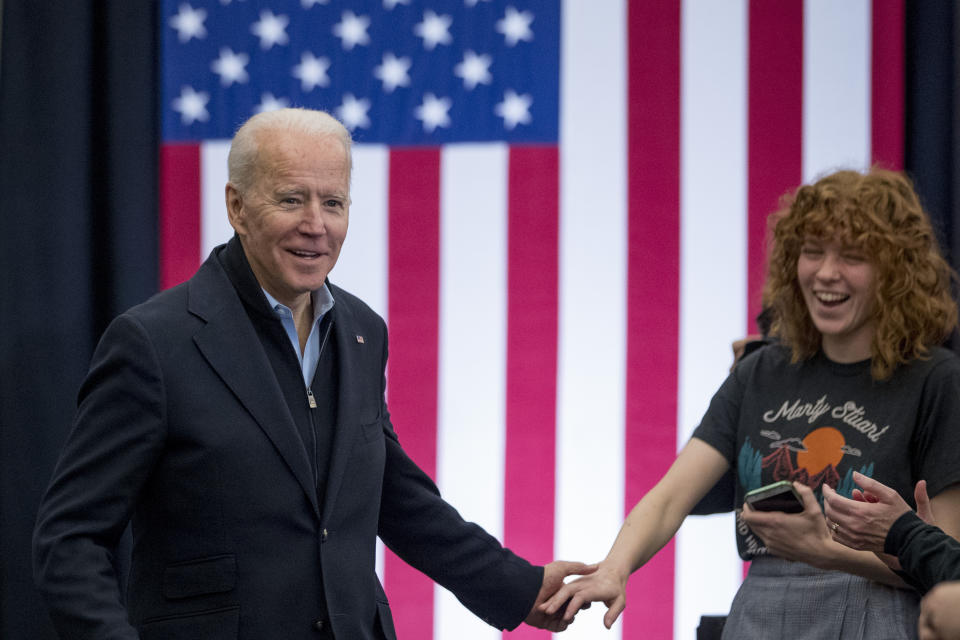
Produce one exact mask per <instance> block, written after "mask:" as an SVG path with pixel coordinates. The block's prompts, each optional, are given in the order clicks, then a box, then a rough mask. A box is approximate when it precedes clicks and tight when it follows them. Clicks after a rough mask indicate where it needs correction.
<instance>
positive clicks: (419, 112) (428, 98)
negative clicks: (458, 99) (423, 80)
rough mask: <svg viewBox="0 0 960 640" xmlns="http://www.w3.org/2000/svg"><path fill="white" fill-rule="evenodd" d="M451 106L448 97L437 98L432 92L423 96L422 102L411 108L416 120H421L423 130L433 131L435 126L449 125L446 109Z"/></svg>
mask: <svg viewBox="0 0 960 640" xmlns="http://www.w3.org/2000/svg"><path fill="white" fill-rule="evenodd" d="M451 106H453V103H452V102H451V100H450V98H438V97H436V96H435V95H433V94H432V93H428V94H426V95H424V96H423V102H422V103H421V104H420V106H419V107H417V108H416V109H414V110H413V115H414V117H415V118H416V119H417V120H421V121H423V130H424V131H426V132H427V133H433V130H434V129H436V128H437V127H449V126H450V116H449V115H447V111H449V110H450V107H451Z"/></svg>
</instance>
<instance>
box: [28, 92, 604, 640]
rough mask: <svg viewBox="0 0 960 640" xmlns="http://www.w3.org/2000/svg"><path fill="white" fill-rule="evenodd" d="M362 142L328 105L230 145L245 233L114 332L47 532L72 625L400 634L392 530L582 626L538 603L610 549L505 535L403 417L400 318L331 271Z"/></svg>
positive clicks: (233, 215) (483, 585) (276, 117)
mask: <svg viewBox="0 0 960 640" xmlns="http://www.w3.org/2000/svg"><path fill="white" fill-rule="evenodd" d="M350 158H351V156H350V136H349V133H348V132H347V131H346V129H344V128H343V126H342V125H341V124H340V123H339V122H337V121H336V120H335V119H333V118H332V117H330V116H329V115H327V114H325V113H322V112H317V111H309V110H299V109H285V110H281V111H275V112H270V113H263V114H260V115H257V116H255V117H253V118H251V119H250V120H249V121H248V122H247V123H246V124H244V126H243V127H241V129H240V130H239V131H238V132H237V134H236V136H235V138H234V140H233V144H232V146H231V150H230V157H229V171H230V182H229V184H227V187H226V205H227V212H228V215H229V219H230V224H231V225H232V226H233V228H234V230H235V232H236V234H235V236H234V238H233V239H232V240H231V241H230V242H228V243H227V244H226V245H223V246H220V247H218V248H216V249H215V250H214V251H213V252H212V253H211V255H210V257H209V258H208V259H207V260H206V262H205V263H204V264H203V265H202V266H201V267H200V269H199V270H198V271H197V273H196V275H194V276H193V277H192V278H191V279H190V280H189V281H188V282H186V283H184V284H182V285H180V286H178V287H175V288H173V289H171V290H169V291H165V292H163V293H161V294H159V295H157V296H156V297H154V298H153V299H151V300H150V301H148V302H146V303H145V304H142V305H140V306H138V307H135V308H133V309H131V310H130V311H128V312H127V313H125V314H123V315H121V316H120V317H118V318H117V319H116V320H115V321H114V322H113V323H112V324H111V325H110V327H109V328H108V329H107V331H106V332H105V334H104V336H103V338H102V340H101V343H100V345H99V346H98V348H97V351H96V353H95V355H94V359H93V362H92V365H91V369H90V372H89V375H88V377H87V379H86V381H85V382H84V384H83V386H82V388H81V391H80V398H79V408H78V412H77V416H76V421H75V425H74V428H73V430H72V432H71V435H70V437H69V439H68V441H67V443H66V446H65V448H64V451H63V453H62V456H61V458H60V461H59V463H58V464H57V467H56V470H55V472H54V475H53V479H52V481H51V484H50V487H49V489H48V491H47V494H46V496H45V497H44V500H43V503H42V505H41V507H40V511H39V516H38V521H37V528H36V531H35V535H34V557H35V574H36V581H37V584H38V586H39V588H40V590H41V591H42V593H43V595H44V596H45V598H46V600H47V602H48V604H49V607H50V611H51V614H52V617H53V620H54V623H55V624H56V626H57V629H58V630H59V632H60V634H61V635H62V636H63V637H65V638H73V637H76V638H111V639H114V638H137V637H140V638H144V639H150V638H204V639H214V638H250V639H257V640H262V639H265V638H284V639H285V640H288V639H303V640H307V639H310V640H313V639H319V638H337V639H339V640H362V639H367V638H387V639H391V638H394V637H395V632H394V629H393V622H392V618H391V615H390V608H389V605H388V603H387V598H386V597H385V595H384V592H383V589H382V588H381V586H380V582H379V580H378V579H377V576H376V574H375V571H374V558H375V546H376V537H377V535H379V536H380V537H381V538H382V539H383V541H384V542H385V543H386V544H387V545H388V546H389V547H390V548H391V549H393V550H394V551H396V552H397V553H398V554H399V555H400V556H401V557H402V558H404V559H405V560H406V561H408V562H409V563H410V564H412V565H413V566H415V567H416V568H418V569H420V570H421V571H423V572H424V573H426V574H427V575H429V576H430V577H431V578H433V579H434V580H436V581H437V582H439V583H440V584H441V585H443V586H444V587H446V588H448V589H450V590H451V591H452V592H453V593H454V594H456V596H457V597H458V598H459V599H460V600H461V601H462V602H463V603H464V605H466V606H467V607H468V608H469V609H470V610H471V611H473V612H474V613H476V614H477V615H478V616H480V617H482V618H483V619H484V620H485V621H487V622H488V623H489V624H491V625H493V626H496V627H498V628H513V627H515V626H517V625H518V624H519V623H520V622H521V621H524V620H526V621H527V622H528V623H531V624H535V625H537V626H545V627H548V628H551V629H554V630H562V628H563V627H564V626H565V625H564V623H563V622H562V621H560V620H558V619H552V618H548V617H546V616H544V615H543V614H539V613H537V609H536V608H535V605H537V604H538V603H540V602H542V601H543V600H544V599H545V598H546V597H547V596H549V595H551V594H552V593H553V592H554V591H555V590H556V589H557V588H559V586H560V585H561V583H562V581H563V578H564V577H566V576H567V575H570V574H571V573H584V572H588V571H590V568H588V567H586V566H585V565H582V564H579V563H558V562H555V563H552V564H550V565H547V567H545V568H542V567H535V566H531V565H530V564H529V563H528V562H526V561H525V560H523V559H522V558H519V557H517V556H516V555H514V554H513V553H511V552H510V551H509V550H507V549H504V548H503V547H501V545H500V544H499V543H498V542H497V541H496V540H495V539H494V538H492V537H491V536H490V535H488V534H487V533H486V532H485V531H483V530H482V529H481V528H480V527H478V526H476V525H474V524H471V523H468V522H465V521H464V520H463V519H462V518H461V517H460V516H459V514H458V513H457V512H456V510H454V508H453V507H451V506H450V505H449V504H447V503H446V502H444V501H443V500H442V499H441V497H440V495H439V492H438V491H437V488H436V487H435V485H434V484H433V482H432V481H431V480H430V479H429V478H428V477H427V476H426V475H425V474H424V473H423V472H422V471H421V470H420V469H419V468H418V467H417V466H416V464H414V463H413V462H412V461H411V460H410V459H409V458H408V457H407V455H406V454H405V453H404V451H403V449H402V448H401V446H400V443H399V441H398V439H397V436H396V434H395V433H394V430H393V426H392V425H391V423H390V416H389V413H388V411H387V407H386V403H385V401H384V390H385V389H384V387H385V379H384V368H385V365H386V360H387V335H386V327H385V325H384V323H383V320H382V319H381V318H380V317H378V316H377V315H376V314H375V313H373V312H372V311H371V310H370V309H369V308H368V307H367V306H366V305H365V304H364V303H363V302H361V301H360V300H359V299H357V298H355V297H354V296H352V295H350V294H349V293H347V292H346V291H343V290H342V289H340V288H338V287H336V286H334V285H333V284H331V283H330V282H329V281H328V280H327V274H328V273H329V272H330V270H331V269H332V268H333V266H334V265H335V264H336V262H337V257H338V255H339V253H340V248H341V246H342V244H343V241H344V238H345V237H346V233H347V223H348V212H349V209H350V189H349V187H350V168H351V159H350ZM129 522H132V532H133V552H132V561H131V568H130V574H129V584H128V587H127V589H126V592H125V593H124V592H121V588H120V583H119V581H118V576H117V574H116V572H115V570H114V568H113V559H114V556H115V553H116V546H117V543H118V540H119V539H120V536H121V534H122V532H123V531H124V529H125V527H126V526H127V524H128V523H129Z"/></svg>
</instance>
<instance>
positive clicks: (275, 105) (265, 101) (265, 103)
mask: <svg viewBox="0 0 960 640" xmlns="http://www.w3.org/2000/svg"><path fill="white" fill-rule="evenodd" d="M289 106H290V101H289V100H287V99H286V98H274V97H273V94H272V93H270V92H269V91H268V92H267V93H263V94H261V95H260V104H258V105H257V107H256V111H257V113H263V112H264V111H276V110H277V109H286V108H287V107H289Z"/></svg>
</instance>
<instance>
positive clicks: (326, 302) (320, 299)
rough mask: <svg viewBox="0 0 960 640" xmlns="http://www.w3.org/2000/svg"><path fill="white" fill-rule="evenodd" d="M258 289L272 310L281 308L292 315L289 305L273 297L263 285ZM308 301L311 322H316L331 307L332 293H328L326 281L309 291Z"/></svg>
mask: <svg viewBox="0 0 960 640" xmlns="http://www.w3.org/2000/svg"><path fill="white" fill-rule="evenodd" d="M260 289H261V290H262V291H263V295H265V296H266V297H267V303H268V304H269V305H270V308H271V309H273V310H274V312H276V311H279V310H281V309H283V310H285V311H286V312H287V313H289V314H291V317H293V316H292V314H293V312H292V311H291V310H290V307H288V306H287V305H285V304H283V303H282V302H280V301H279V300H277V299H276V298H274V297H273V296H272V295H270V294H269V293H268V292H267V290H266V289H264V288H263V287H260ZM310 302H311V303H312V306H313V322H314V324H316V323H317V321H319V320H320V318H322V317H323V316H324V315H325V314H326V313H327V311H330V309H332V308H333V302H334V300H333V294H332V293H330V288H329V287H327V283H323V286H322V287H320V288H319V289H317V290H316V291H311V292H310Z"/></svg>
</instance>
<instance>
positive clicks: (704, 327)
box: [674, 0, 748, 638]
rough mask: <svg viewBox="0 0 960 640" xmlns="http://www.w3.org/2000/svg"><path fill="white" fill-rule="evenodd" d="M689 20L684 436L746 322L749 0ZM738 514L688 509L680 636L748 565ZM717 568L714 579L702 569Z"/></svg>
mask: <svg viewBox="0 0 960 640" xmlns="http://www.w3.org/2000/svg"><path fill="white" fill-rule="evenodd" d="M681 24H682V29H681V40H682V44H681V56H680V58H681V153H680V158H681V162H680V166H681V173H680V190H681V195H680V209H681V214H680V220H681V249H680V254H681V258H680V345H679V367H678V375H679V385H678V393H679V402H678V414H679V415H678V419H677V438H678V446H683V444H685V443H686V442H687V440H689V437H690V434H691V433H692V431H693V429H694V428H695V427H696V426H697V425H698V424H699V422H700V418H701V417H702V416H703V414H704V412H705V411H706V409H707V406H708V405H709V401H710V398H711V396H712V395H713V393H714V392H715V391H716V389H717V388H718V387H719V386H720V384H721V383H722V382H723V380H724V378H725V377H726V376H727V372H728V369H729V367H730V362H731V355H730V343H731V341H733V340H734V339H736V338H738V337H740V336H742V335H743V332H744V329H745V327H746V297H747V293H746V284H747V275H746V274H747V271H746V258H747V250H746V229H747V143H746V142H747V86H748V84H747V53H748V47H747V37H748V29H747V26H748V14H747V2H746V0H736V1H730V2H724V3H721V4H718V3H716V2H713V1H712V0H686V1H685V2H684V3H683V13H682V20H681ZM733 528H734V523H733V516H732V515H730V514H724V515H717V516H710V517H706V518H700V517H694V518H688V519H687V521H686V522H685V523H684V525H683V527H682V528H681V529H680V532H679V534H678V536H677V545H676V555H675V566H676V583H675V587H674V589H675V591H674V593H675V599H674V637H675V638H693V637H695V636H696V627H697V623H698V621H699V618H700V616H701V615H703V614H725V613H726V612H727V611H728V610H729V607H730V601H731V600H732V599H733V595H734V593H735V592H736V589H737V586H738V585H739V583H740V578H741V575H742V570H741V563H740V559H739V557H738V555H737V552H736V545H735V543H734V537H733ZM705 576H709V578H708V579H704V577H705Z"/></svg>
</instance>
